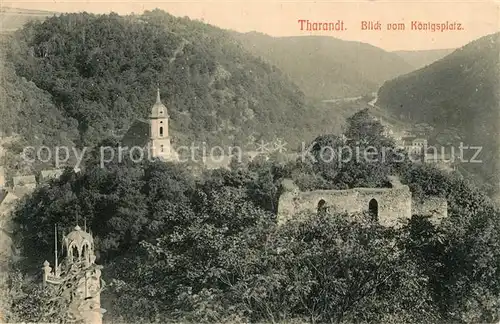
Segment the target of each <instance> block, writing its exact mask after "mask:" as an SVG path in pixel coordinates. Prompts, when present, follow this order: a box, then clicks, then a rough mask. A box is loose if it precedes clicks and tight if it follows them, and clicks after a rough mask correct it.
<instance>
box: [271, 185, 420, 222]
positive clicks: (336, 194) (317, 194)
mask: <svg viewBox="0 0 500 324" xmlns="http://www.w3.org/2000/svg"><path fill="white" fill-rule="evenodd" d="M373 199H374V200H375V201H376V205H377V209H378V220H379V222H380V224H382V225H385V226H395V225H397V223H398V219H400V218H405V219H409V218H411V193H410V191H409V189H408V187H407V186H401V187H399V188H373V189H372V188H355V189H349V190H316V191H310V192H297V191H292V192H285V193H284V194H283V195H282V196H281V197H280V201H279V209H278V221H279V222H283V221H285V220H287V219H289V218H291V217H292V216H293V215H294V214H297V213H300V212H311V213H315V212H317V209H318V203H319V202H320V201H321V200H324V201H325V205H326V206H327V207H328V208H329V210H330V211H332V212H338V213H348V214H353V213H359V212H364V211H368V210H369V205H370V201H372V200H373Z"/></svg>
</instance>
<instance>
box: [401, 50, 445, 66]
mask: <svg viewBox="0 0 500 324" xmlns="http://www.w3.org/2000/svg"><path fill="white" fill-rule="evenodd" d="M453 51H454V49H438V50H421V51H394V52H392V53H394V54H396V55H398V56H399V57H401V58H402V59H403V60H405V62H407V63H408V64H410V65H411V66H412V67H413V69H414V70H418V69H420V68H423V67H425V66H427V65H429V64H432V63H434V62H436V61H437V60H440V59H442V58H443V57H445V56H446V55H448V54H450V53H451V52H453Z"/></svg>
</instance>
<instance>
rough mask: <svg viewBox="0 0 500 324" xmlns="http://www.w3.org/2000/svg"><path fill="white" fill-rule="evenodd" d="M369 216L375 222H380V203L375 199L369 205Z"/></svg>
mask: <svg viewBox="0 0 500 324" xmlns="http://www.w3.org/2000/svg"><path fill="white" fill-rule="evenodd" d="M368 214H369V215H370V218H371V219H372V220H373V221H375V222H376V221H378V202H377V200H376V199H375V198H374V199H372V200H370V202H369V203H368Z"/></svg>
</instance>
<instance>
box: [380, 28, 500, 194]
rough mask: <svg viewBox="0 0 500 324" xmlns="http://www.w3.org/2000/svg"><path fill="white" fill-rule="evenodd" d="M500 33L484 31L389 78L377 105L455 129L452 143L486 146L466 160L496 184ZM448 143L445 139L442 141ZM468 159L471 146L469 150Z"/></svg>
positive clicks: (441, 127)
mask: <svg viewBox="0 0 500 324" xmlns="http://www.w3.org/2000/svg"><path fill="white" fill-rule="evenodd" d="M499 35H500V34H493V35H489V36H485V37H482V38H480V39H478V40H476V41H474V42H472V43H469V44H468V45H466V46H464V47H462V48H460V49H458V50H456V51H454V52H453V53H452V54H450V55H448V56H446V57H445V58H443V59H442V60H439V61H437V62H435V63H433V64H431V65H429V66H427V67H425V68H423V69H421V70H418V71H415V72H413V73H410V74H407V75H404V76H401V77H398V78H396V79H394V80H391V81H388V82H386V83H385V84H384V85H383V87H382V88H381V89H380V91H379V97H378V98H379V99H378V105H380V106H382V107H387V108H388V109H389V110H390V111H391V112H392V113H394V114H396V115H397V116H399V115H401V116H404V117H405V118H406V119H407V121H408V122H411V123H427V124H430V125H432V126H434V127H435V128H436V130H437V131H439V132H449V131H450V130H451V131H453V132H455V133H457V135H458V138H459V139H460V138H461V140H458V141H455V142H454V143H451V144H453V145H454V146H455V147H456V148H457V151H458V146H459V144H460V143H459V141H462V142H463V143H464V144H463V145H464V146H476V147H478V146H480V147H482V152H481V156H480V157H478V159H481V160H482V161H483V163H463V167H464V168H465V170H467V171H469V172H473V173H475V174H478V175H480V176H481V178H482V180H483V181H487V182H489V183H490V184H493V185H495V186H496V185H497V184H498V176H497V174H498V168H497V165H496V161H498V157H499V151H498V148H499V146H498V137H499V127H498V126H499V121H500V118H499V117H500V107H499V104H498V103H499V92H498V91H499V78H500V65H499V63H500V62H499V57H500V56H499V53H500V43H499V39H498V37H499ZM443 144H446V143H443ZM465 153H466V156H465V160H467V161H469V160H470V159H471V156H470V154H471V153H474V152H473V151H468V152H465Z"/></svg>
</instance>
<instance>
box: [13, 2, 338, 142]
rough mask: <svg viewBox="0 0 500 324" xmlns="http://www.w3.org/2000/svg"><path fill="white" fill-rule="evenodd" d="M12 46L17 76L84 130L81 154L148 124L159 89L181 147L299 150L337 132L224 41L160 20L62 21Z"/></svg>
mask: <svg viewBox="0 0 500 324" xmlns="http://www.w3.org/2000/svg"><path fill="white" fill-rule="evenodd" d="M16 40H17V42H13V43H12V44H11V45H10V48H9V52H8V54H9V56H8V60H9V61H11V62H13V64H14V67H15V70H16V73H17V75H19V76H20V77H24V78H26V80H27V82H33V83H34V84H35V85H36V86H37V87H38V88H40V89H42V90H44V91H47V92H48V93H49V94H50V96H51V100H52V102H53V104H54V105H55V106H56V107H57V109H59V111H60V114H62V115H64V116H65V117H66V118H71V119H74V120H76V121H78V126H77V129H78V132H79V140H78V144H80V145H93V144H95V143H97V142H98V141H99V140H101V139H103V138H105V137H109V136H110V135H111V134H112V132H114V133H113V134H123V133H124V132H125V131H126V130H127V128H128V127H129V126H130V125H131V123H132V122H133V120H134V119H135V118H144V117H146V116H147V115H148V113H149V110H150V108H151V106H152V104H153V102H154V100H155V92H156V87H157V85H159V87H160V91H161V95H162V99H163V101H164V102H165V103H166V105H167V107H169V114H170V116H171V118H172V121H171V129H172V130H173V135H174V140H175V141H176V142H177V143H178V142H181V143H182V142H184V143H185V142H188V141H192V140H199V141H207V142H209V143H217V144H220V143H221V142H222V143H228V142H229V143H235V142H236V143H238V142H239V143H246V142H247V141H248V138H249V136H250V135H252V136H253V138H257V139H259V138H265V139H272V138H274V137H286V138H287V139H288V140H289V143H293V142H294V141H295V142H297V141H298V140H299V138H302V137H303V136H304V135H305V137H309V138H310V137H311V136H312V135H308V134H313V133H316V132H317V131H318V129H321V127H322V125H323V126H324V127H331V125H329V124H328V119H327V118H325V112H324V111H321V112H319V111H318V110H315V109H313V108H311V107H306V104H305V101H304V95H303V93H302V92H301V91H300V90H299V88H298V87H296V86H295V85H294V84H293V83H292V82H291V81H290V80H289V79H287V78H286V77H285V76H284V75H283V74H282V73H281V72H280V71H279V70H278V69H277V68H276V67H274V66H272V65H269V64H267V63H264V62H263V61H262V60H261V59H259V58H256V57H254V56H253V55H252V54H250V53H248V52H247V51H246V50H244V49H243V48H242V46H241V45H240V43H239V42H238V41H236V40H234V38H232V37H231V35H230V34H229V33H228V32H226V31H224V30H221V29H219V28H216V27H213V26H210V25H207V24H204V23H202V22H198V21H192V20H190V19H188V18H175V17H173V16H171V15H169V14H167V13H165V12H163V11H159V10H156V11H153V12H146V13H145V14H144V15H140V16H128V17H121V16H118V15H116V14H111V15H91V14H87V13H81V14H64V15H61V16H59V17H52V18H49V19H47V20H46V21H45V22H43V23H39V22H33V23H30V24H28V25H27V26H26V27H25V28H23V29H22V30H20V31H19V32H18V33H17V34H16ZM313 124H314V128H313V126H312V125H313ZM297 129H300V130H301V131H300V134H299V133H298V132H297V131H296V130H297Z"/></svg>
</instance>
